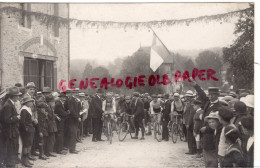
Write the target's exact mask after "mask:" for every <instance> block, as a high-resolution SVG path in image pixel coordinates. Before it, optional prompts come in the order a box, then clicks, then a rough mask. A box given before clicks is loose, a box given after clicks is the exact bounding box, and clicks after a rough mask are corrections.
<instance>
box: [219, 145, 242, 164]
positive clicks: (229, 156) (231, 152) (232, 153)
mask: <svg viewBox="0 0 260 168" xmlns="http://www.w3.org/2000/svg"><path fill="white" fill-rule="evenodd" d="M233 164H235V165H236V167H245V166H246V165H245V160H244V158H243V154H242V151H241V148H240V146H239V144H238V143H236V144H234V145H233V146H232V147H231V148H229V149H228V150H227V153H226V155H225V156H224V160H223V167H229V168H230V167H233Z"/></svg>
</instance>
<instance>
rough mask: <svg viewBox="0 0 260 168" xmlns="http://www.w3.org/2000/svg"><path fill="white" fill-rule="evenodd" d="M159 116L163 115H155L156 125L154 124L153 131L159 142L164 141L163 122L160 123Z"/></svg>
mask: <svg viewBox="0 0 260 168" xmlns="http://www.w3.org/2000/svg"><path fill="white" fill-rule="evenodd" d="M158 115H161V113H155V114H154V120H155V121H154V124H153V131H154V138H155V139H156V140H157V141H158V142H161V141H162V123H161V121H158Z"/></svg>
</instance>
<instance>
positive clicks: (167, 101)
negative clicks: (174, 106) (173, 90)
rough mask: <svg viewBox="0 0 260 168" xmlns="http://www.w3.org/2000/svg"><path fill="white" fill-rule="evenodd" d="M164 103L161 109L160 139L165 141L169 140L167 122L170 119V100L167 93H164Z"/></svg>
mask: <svg viewBox="0 0 260 168" xmlns="http://www.w3.org/2000/svg"><path fill="white" fill-rule="evenodd" d="M164 98H165V104H164V108H163V111H162V126H163V128H162V139H163V140H165V141H169V131H168V127H167V125H168V123H169V121H170V113H171V100H170V99H169V94H165V96H164Z"/></svg>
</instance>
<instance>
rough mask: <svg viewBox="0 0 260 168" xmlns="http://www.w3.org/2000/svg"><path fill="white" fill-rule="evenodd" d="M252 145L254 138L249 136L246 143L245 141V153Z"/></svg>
mask: <svg viewBox="0 0 260 168" xmlns="http://www.w3.org/2000/svg"><path fill="white" fill-rule="evenodd" d="M253 143H254V136H251V137H249V138H248V141H247V146H246V150H247V151H249V149H250V147H251V146H252V145H253Z"/></svg>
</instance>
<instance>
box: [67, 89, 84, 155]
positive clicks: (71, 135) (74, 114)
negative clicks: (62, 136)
mask: <svg viewBox="0 0 260 168" xmlns="http://www.w3.org/2000/svg"><path fill="white" fill-rule="evenodd" d="M67 95H68V99H67V100H66V102H65V103H64V104H65V109H68V110H69V111H70V114H69V115H68V118H67V119H66V125H67V129H68V130H67V133H66V134H67V136H68V141H67V143H66V145H67V146H68V148H69V152H70V153H72V154H77V153H78V151H76V143H77V131H78V125H79V122H80V121H81V118H80V115H79V110H80V109H79V106H78V102H77V100H76V98H75V97H74V96H73V91H72V90H67Z"/></svg>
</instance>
